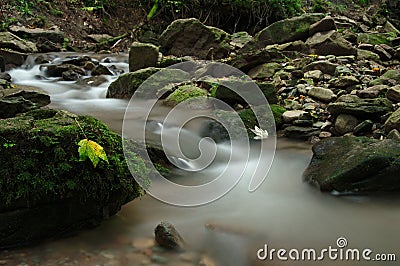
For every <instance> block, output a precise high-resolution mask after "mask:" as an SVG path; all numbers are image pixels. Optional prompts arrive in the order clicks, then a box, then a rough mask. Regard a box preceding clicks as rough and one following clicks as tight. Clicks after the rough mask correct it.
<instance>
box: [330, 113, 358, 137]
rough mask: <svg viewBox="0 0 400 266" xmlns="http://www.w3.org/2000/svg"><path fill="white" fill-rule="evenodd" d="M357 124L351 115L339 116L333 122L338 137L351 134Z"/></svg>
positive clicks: (356, 120)
mask: <svg viewBox="0 0 400 266" xmlns="http://www.w3.org/2000/svg"><path fill="white" fill-rule="evenodd" d="M357 124H358V119H357V118H356V117H354V116H352V115H346V114H340V115H339V116H338V117H337V118H336V121H335V130H336V132H338V133H339V134H340V135H344V134H346V133H349V132H352V131H353V130H354V128H355V127H356V126H357Z"/></svg>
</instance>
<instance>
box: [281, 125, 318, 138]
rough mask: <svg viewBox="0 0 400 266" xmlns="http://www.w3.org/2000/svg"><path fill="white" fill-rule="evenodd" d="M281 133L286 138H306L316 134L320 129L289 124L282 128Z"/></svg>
mask: <svg viewBox="0 0 400 266" xmlns="http://www.w3.org/2000/svg"><path fill="white" fill-rule="evenodd" d="M283 134H284V135H285V136H286V137H288V138H296V139H308V138H310V137H312V136H318V135H319V134H320V130H319V129H316V128H313V127H298V126H289V127H287V128H285V129H284V130H283Z"/></svg>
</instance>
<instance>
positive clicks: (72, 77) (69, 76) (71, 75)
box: [61, 70, 80, 81]
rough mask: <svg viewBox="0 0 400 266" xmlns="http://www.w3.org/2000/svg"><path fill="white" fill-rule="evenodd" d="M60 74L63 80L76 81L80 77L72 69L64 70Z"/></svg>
mask: <svg viewBox="0 0 400 266" xmlns="http://www.w3.org/2000/svg"><path fill="white" fill-rule="evenodd" d="M61 75H62V79H63V80H65V81H76V80H79V78H80V75H79V74H78V73H76V72H75V71H73V70H67V71H64V72H62V74H61Z"/></svg>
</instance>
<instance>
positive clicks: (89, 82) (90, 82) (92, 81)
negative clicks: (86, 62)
mask: <svg viewBox="0 0 400 266" xmlns="http://www.w3.org/2000/svg"><path fill="white" fill-rule="evenodd" d="M107 81H108V80H107V78H106V77H104V76H94V77H90V78H85V79H82V80H79V81H78V82H77V83H76V84H78V85H84V86H90V87H98V86H100V85H101V84H103V83H106V82H107Z"/></svg>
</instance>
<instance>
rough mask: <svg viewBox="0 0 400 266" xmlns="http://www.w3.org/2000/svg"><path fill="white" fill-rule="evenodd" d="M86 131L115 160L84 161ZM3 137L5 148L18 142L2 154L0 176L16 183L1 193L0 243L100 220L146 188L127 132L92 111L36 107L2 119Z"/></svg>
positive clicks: (62, 232)
mask: <svg viewBox="0 0 400 266" xmlns="http://www.w3.org/2000/svg"><path fill="white" fill-rule="evenodd" d="M77 121H78V122H79V125H78V124H77ZM82 131H84V132H85V134H87V135H88V136H90V139H91V140H92V141H95V142H97V143H99V144H100V145H101V146H102V147H103V148H104V150H105V151H106V153H107V157H108V161H109V163H108V164H107V163H105V162H100V163H99V164H98V165H97V167H96V168H95V169H94V168H93V164H92V163H91V162H90V161H84V162H81V161H79V155H78V154H77V145H76V143H78V142H79V141H80V140H81V139H83V138H84V136H82ZM0 136H1V138H0V146H1V147H5V146H6V143H8V144H9V145H10V143H11V144H14V145H11V147H10V146H9V148H7V149H2V156H1V157H0V172H1V175H0V179H1V182H0V183H2V184H5V183H7V184H8V190H7V191H5V190H3V193H1V195H0V198H1V200H0V231H1V232H2V234H1V235H0V249H4V248H10V247H18V246H22V245H28V244H32V243H37V242H38V241H41V240H44V239H46V238H50V237H51V238H56V237H61V236H67V235H71V234H73V233H75V232H76V231H78V230H81V229H84V228H91V227H95V226H97V225H99V224H100V223H101V221H102V220H103V219H105V218H108V217H109V216H111V215H113V214H115V213H116V212H118V211H119V210H120V208H121V205H123V204H125V203H127V202H129V201H131V200H132V199H134V198H135V197H138V196H139V195H140V190H139V187H138V186H137V184H136V183H135V180H134V178H133V177H132V175H131V173H130V172H129V169H128V167H127V165H126V163H125V161H124V157H123V150H122V144H121V143H122V141H121V137H120V136H118V135H117V134H115V133H113V132H111V131H110V130H109V129H108V128H107V127H106V126H105V125H104V124H103V123H101V122H99V121H98V120H96V119H94V118H92V117H88V116H76V115H73V114H71V113H68V112H66V111H57V110H51V109H39V110H34V111H30V112H28V113H25V114H23V115H20V116H18V117H14V118H8V119H0ZM131 159H134V160H135V161H136V163H137V164H138V165H144V162H143V161H141V160H140V159H139V158H131ZM43 165H46V167H42V166H43ZM146 171H148V170H146V169H144V168H143V169H142V170H140V171H139V172H138V176H137V177H139V175H140V173H142V172H143V173H144V172H146ZM144 178H147V177H144ZM34 184H45V185H41V186H36V185H34ZM22 191H24V192H23V193H21V192H22Z"/></svg>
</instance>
